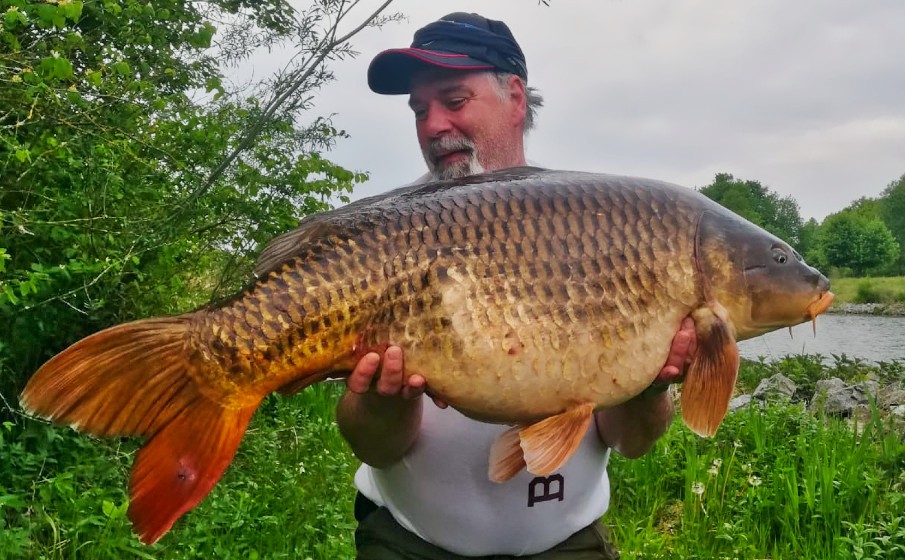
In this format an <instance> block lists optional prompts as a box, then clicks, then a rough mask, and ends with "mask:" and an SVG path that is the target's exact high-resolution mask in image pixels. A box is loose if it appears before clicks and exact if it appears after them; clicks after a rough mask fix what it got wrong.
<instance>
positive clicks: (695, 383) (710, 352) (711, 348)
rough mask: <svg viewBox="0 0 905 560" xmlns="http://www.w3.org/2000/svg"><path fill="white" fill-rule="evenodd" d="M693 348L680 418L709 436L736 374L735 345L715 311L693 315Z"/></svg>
mask: <svg viewBox="0 0 905 560" xmlns="http://www.w3.org/2000/svg"><path fill="white" fill-rule="evenodd" d="M694 319H695V326H696V329H697V337H698V341H697V347H698V349H697V352H696V353H695V356H694V358H693V359H692V362H691V365H690V366H689V367H688V373H687V374H686V376H685V382H684V383H683V384H682V401H681V402H682V419H683V420H684V421H685V425H686V426H688V427H689V428H690V429H691V431H693V432H694V433H696V434H698V435H701V436H705V437H711V436H713V435H714V434H715V433H716V430H717V428H719V426H720V424H721V423H722V421H723V417H724V416H725V415H726V411H727V410H729V401H730V400H732V391H733V390H734V389H735V379H736V377H737V376H738V366H739V355H738V346H737V345H736V342H735V338H734V337H733V336H732V332H731V329H730V327H729V324H728V323H727V322H726V321H725V320H724V319H722V318H721V317H720V314H719V313H713V312H712V311H710V310H703V311H702V312H701V313H696V314H695V316H694Z"/></svg>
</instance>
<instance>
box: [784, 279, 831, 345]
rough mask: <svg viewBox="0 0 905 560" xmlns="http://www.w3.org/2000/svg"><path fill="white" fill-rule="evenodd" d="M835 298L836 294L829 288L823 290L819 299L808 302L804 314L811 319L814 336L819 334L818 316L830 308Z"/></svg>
mask: <svg viewBox="0 0 905 560" xmlns="http://www.w3.org/2000/svg"><path fill="white" fill-rule="evenodd" d="M835 298H836V294H834V293H833V292H831V291H829V290H827V291H825V292H822V293H821V294H820V296H819V297H818V298H817V299H815V300H814V301H812V302H811V303H810V304H808V306H807V308H806V309H805V311H804V316H805V318H806V319H807V320H809V321H811V325H812V328H813V330H814V336H817V316H818V315H820V314H821V313H823V312H824V311H826V310H827V309H829V308H830V304H831V303H833V300H834V299H835ZM790 332H791V331H790Z"/></svg>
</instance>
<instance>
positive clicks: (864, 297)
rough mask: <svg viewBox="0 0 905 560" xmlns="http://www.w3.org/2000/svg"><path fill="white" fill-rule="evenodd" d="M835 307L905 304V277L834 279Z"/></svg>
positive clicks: (832, 281)
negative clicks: (851, 304) (867, 304)
mask: <svg viewBox="0 0 905 560" xmlns="http://www.w3.org/2000/svg"><path fill="white" fill-rule="evenodd" d="M830 286H831V289H832V290H833V293H834V294H836V299H835V300H834V302H833V304H834V305H841V304H844V303H893V302H905V276H887V277H878V278H833V279H831V280H830Z"/></svg>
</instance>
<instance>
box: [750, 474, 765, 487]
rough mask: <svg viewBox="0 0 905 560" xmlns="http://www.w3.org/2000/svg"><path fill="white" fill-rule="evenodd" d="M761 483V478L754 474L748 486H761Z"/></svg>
mask: <svg viewBox="0 0 905 560" xmlns="http://www.w3.org/2000/svg"><path fill="white" fill-rule="evenodd" d="M761 482H762V481H761V479H760V477H759V476H757V475H756V474H752V475H750V476H749V477H748V484H750V485H751V486H760V483H761Z"/></svg>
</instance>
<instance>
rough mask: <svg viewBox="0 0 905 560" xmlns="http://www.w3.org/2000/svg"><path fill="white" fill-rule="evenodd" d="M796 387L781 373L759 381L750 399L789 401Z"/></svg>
mask: <svg viewBox="0 0 905 560" xmlns="http://www.w3.org/2000/svg"><path fill="white" fill-rule="evenodd" d="M797 389H798V387H797V386H796V385H795V382H794V381H792V380H791V379H789V378H788V377H786V376H785V375H783V374H781V373H777V374H776V375H774V376H772V377H767V378H766V379H761V380H760V383H758V384H757V389H755V390H754V393H753V394H752V397H753V398H755V399H757V400H759V401H775V400H791V399H792V397H793V396H794V395H795V391H796V390H797Z"/></svg>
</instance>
